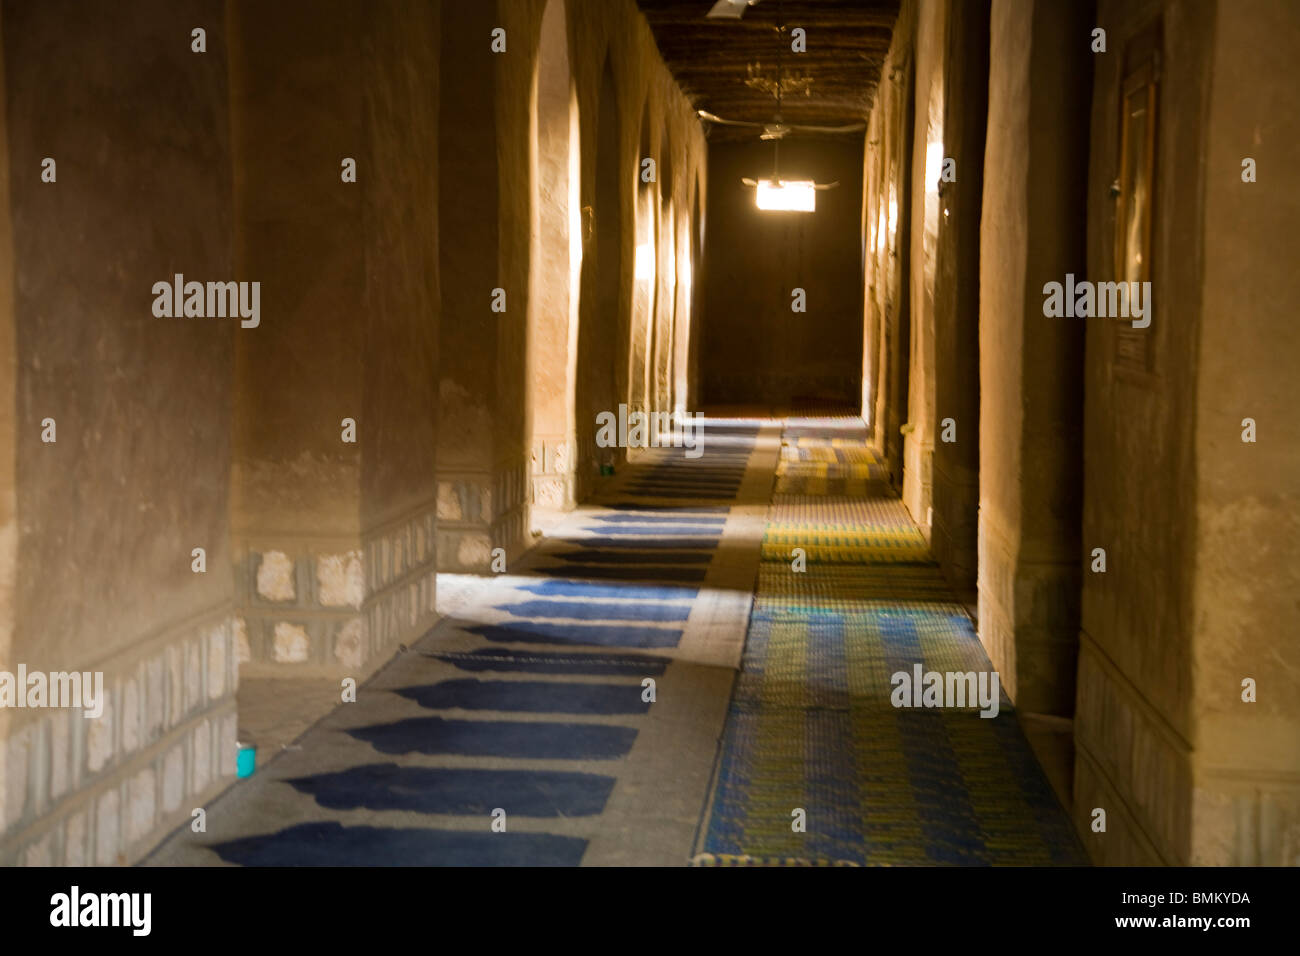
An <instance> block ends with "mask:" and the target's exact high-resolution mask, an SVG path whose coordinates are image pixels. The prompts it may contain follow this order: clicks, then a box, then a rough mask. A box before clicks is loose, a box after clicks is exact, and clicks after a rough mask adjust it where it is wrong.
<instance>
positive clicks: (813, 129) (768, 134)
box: [696, 110, 867, 140]
mask: <svg viewBox="0 0 1300 956" xmlns="http://www.w3.org/2000/svg"><path fill="white" fill-rule="evenodd" d="M696 112H697V113H698V114H699V117H700V119H702V120H706V121H708V122H710V123H718V124H719V125H721V126H748V127H750V128H751V129H761V130H762V131H763V132H761V133H759V134H758V138H759V139H762V140H770V139H785V138H786V137H787V136H789V135H790V134H791V133H859V132H861V131H862V130H864V129H866V128H867V124H866V123H849V124H847V125H845V126H809V125H808V124H806V123H785V122H783V121H782V120H781V114H780V113H779V112H778V113H777V114H776V116H774V117H773V119H772V122H770V123H749V122H744V121H742V120H729V119H723V118H722V117H721V116H716V115H715V114H713V113H710V112H709V111H708V110H696Z"/></svg>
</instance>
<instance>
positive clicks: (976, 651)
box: [693, 421, 1085, 866]
mask: <svg viewBox="0 0 1300 956" xmlns="http://www.w3.org/2000/svg"><path fill="white" fill-rule="evenodd" d="M858 425H859V428H860V425H861V423H860V422H859V423H858ZM846 431H847V429H846V428H845V426H844V424H843V423H842V422H838V421H837V422H834V423H829V422H828V423H822V426H821V427H820V428H819V425H818V423H816V422H808V421H804V422H799V423H797V424H794V426H793V427H791V428H787V431H786V438H785V441H784V443H783V445H784V447H783V449H782V459H783V460H782V462H781V466H780V468H779V470H778V476H777V484H776V490H775V495H774V498H773V502H772V506H771V508H770V510H769V520H768V529H767V533H766V536H765V538H764V541H763V563H762V565H761V568H760V572H759V580H758V586H757V591H756V595H755V603H754V609H753V614H752V616H751V620H750V627H749V634H748V638H747V640H746V646H745V653H744V661H743V669H742V672H741V674H740V676H739V678H738V681H737V684H736V687H735V691H734V694H733V697H732V702H731V707H730V711H729V714H728V719H727V727H726V730H725V733H724V739H723V743H722V749H721V756H720V758H719V764H718V768H717V774H716V782H715V789H714V793H713V798H712V802H711V807H710V809H709V812H708V814H707V816H706V819H705V822H704V825H703V826H702V828H701V836H700V839H699V841H698V845H697V850H698V853H697V856H696V857H695V859H694V861H693V862H694V863H696V864H697V865H710V866H737V865H742V866H743V865H793V866H812V865H830V864H847V865H854V864H857V865H891V864H894V865H896V864H922V865H924V864H966V865H999V864H1000V865H1039V864H1082V863H1084V862H1085V857H1084V855H1083V853H1082V850H1081V848H1080V846H1079V844H1078V841H1077V839H1076V837H1075V835H1074V831H1073V829H1072V826H1071V824H1070V821H1069V819H1068V818H1067V816H1066V814H1065V811H1064V810H1063V809H1062V808H1061V806H1060V804H1059V802H1058V801H1057V800H1056V797H1055V795H1054V794H1053V792H1052V790H1051V788H1050V785H1049V784H1048V782H1047V780H1046V778H1045V776H1044V775H1043V773H1042V771H1041V769H1040V768H1039V766H1038V764H1037V762H1036V760H1035V758H1034V756H1033V754H1032V752H1031V751H1030V749H1029V745H1028V743H1027V742H1026V740H1025V738H1024V736H1023V734H1022V732H1021V730H1020V727H1019V725H1018V723H1017V721H1016V717H1015V714H1014V712H1013V710H1012V708H1011V705H1010V702H1009V701H1008V700H1007V698H1006V696H1005V694H1003V695H1002V697H1001V706H1000V712H999V714H998V716H997V717H994V718H984V717H981V716H979V714H978V712H977V711H976V710H975V709H973V708H971V707H966V708H960V709H959V708H945V707H938V708H917V709H911V708H895V707H894V706H893V705H892V704H891V702H890V694H891V690H892V689H893V685H892V684H891V676H892V675H893V674H895V673H898V672H900V671H903V672H907V673H912V671H913V665H915V664H917V663H919V664H921V665H922V668H923V671H927V672H928V671H939V672H941V673H946V672H972V671H974V672H979V671H986V672H987V671H990V670H991V669H992V668H991V665H990V664H989V662H988V659H987V657H986V656H985V654H984V651H983V649H982V647H981V645H980V643H979V641H978V638H977V637H976V636H975V633H974V629H973V628H972V626H971V622H970V620H969V618H968V617H967V615H966V613H965V611H964V609H963V608H962V606H961V605H960V604H958V603H957V601H956V600H955V598H954V597H953V595H952V593H951V592H950V590H949V589H948V587H947V586H946V584H945V583H944V581H943V578H942V576H941V575H940V573H939V571H938V568H937V566H936V565H935V564H934V562H933V561H931V560H930V557H929V554H928V551H927V550H926V547H925V542H924V538H923V537H922V536H921V534H920V532H919V531H918V530H917V529H916V528H915V526H914V525H913V523H912V522H911V520H910V518H909V516H908V515H907V512H906V510H905V509H904V508H903V505H902V503H901V502H900V501H899V500H898V499H897V498H896V497H895V496H894V495H893V494H892V493H891V492H889V491H888V489H887V487H885V486H883V484H881V483H880V482H877V481H876V480H875V479H876V477H877V476H878V475H881V474H883V466H882V463H881V462H879V461H877V460H876V459H875V458H874V457H873V456H872V455H871V453H870V451H869V450H868V449H867V446H866V443H865V440H864V436H863V435H862V434H861V433H859V434H857V435H853V434H846ZM864 473H865V474H866V475H867V476H868V477H867V478H866V479H865V481H866V482H870V483H871V487H870V490H871V492H872V494H871V496H870V497H869V498H866V499H865V500H863V499H859V498H857V497H855V495H854V487H855V486H854V485H853V484H852V483H853V482H854V481H859V480H862V479H860V478H859V477H858V476H860V475H862V474H864ZM794 548H802V549H803V550H804V552H805V558H806V570H804V571H802V572H801V571H796V570H794V568H793V566H792V565H793V556H792V550H793V549H794Z"/></svg>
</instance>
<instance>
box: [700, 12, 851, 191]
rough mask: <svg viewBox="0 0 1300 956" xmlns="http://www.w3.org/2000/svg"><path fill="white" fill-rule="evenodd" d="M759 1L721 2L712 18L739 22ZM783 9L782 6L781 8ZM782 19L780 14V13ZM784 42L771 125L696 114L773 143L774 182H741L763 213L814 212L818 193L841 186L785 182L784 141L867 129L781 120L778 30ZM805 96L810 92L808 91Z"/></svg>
mask: <svg viewBox="0 0 1300 956" xmlns="http://www.w3.org/2000/svg"><path fill="white" fill-rule="evenodd" d="M757 2H758V0H719V2H718V3H716V4H715V5H714V7H713V9H712V10H711V11H709V16H711V17H713V16H719V17H722V16H725V17H731V18H739V17H740V15H741V14H742V13H744V11H745V9H746V8H747V7H749V6H751V5H752V4H753V3H757ZM779 6H780V4H779V2H778V7H779ZM723 8H729V10H734V11H735V12H719V11H720V10H722V9H723ZM778 15H779V10H778ZM776 31H777V35H778V36H779V37H780V41H779V42H778V44H777V56H776V83H775V84H774V87H775V95H776V113H775V115H774V116H773V118H772V122H770V123H754V122H749V121H746V120H729V119H723V118H722V117H721V116H718V115H716V114H714V113H710V112H709V111H708V110H704V109H697V110H696V113H697V114H698V115H699V117H700V119H702V120H704V121H706V122H709V123H717V124H720V125H722V126H741V127H748V128H750V129H761V130H762V132H761V133H759V136H758V138H759V139H760V140H763V141H766V142H771V144H772V178H771V179H751V178H749V177H748V176H746V177H744V178H743V179H741V182H742V183H744V184H745V185H746V186H748V187H750V188H752V189H754V190H755V197H754V201H755V203H756V204H757V206H758V208H759V209H763V210H780V211H787V212H813V211H814V210H815V209H816V206H817V198H816V197H817V193H818V192H820V191H822V190H826V189H834V188H835V187H836V186H838V185H839V182H838V181H837V182H832V183H816V182H813V181H812V180H807V179H802V180H785V179H782V178H781V166H780V152H781V140H783V139H785V138H786V137H787V136H789V135H790V134H791V133H855V132H861V131H862V130H864V129H866V128H867V126H866V124H865V123H849V124H846V125H843V126H812V125H808V124H804V123H786V122H785V121H784V119H783V118H782V116H781V47H782V46H783V45H784V44H785V27H784V26H778V27H777V28H776ZM805 93H807V89H806V88H805Z"/></svg>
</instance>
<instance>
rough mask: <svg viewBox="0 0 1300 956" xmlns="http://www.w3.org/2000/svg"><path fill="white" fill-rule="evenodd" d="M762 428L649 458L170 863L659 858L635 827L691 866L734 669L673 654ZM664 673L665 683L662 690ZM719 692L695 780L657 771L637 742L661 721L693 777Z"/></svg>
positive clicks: (665, 747) (267, 774) (653, 734)
mask: <svg viewBox="0 0 1300 956" xmlns="http://www.w3.org/2000/svg"><path fill="white" fill-rule="evenodd" d="M758 431H759V429H758V426H757V425H738V424H735V423H724V424H721V425H718V426H713V427H706V432H705V434H706V441H705V451H704V455H703V457H701V458H698V459H688V458H685V457H684V456H683V455H682V453H681V452H680V450H673V449H665V450H660V451H654V452H650V453H647V454H646V455H645V456H644V457H642V458H641V459H639V460H638V461H637V463H636V464H635V465H634V466H629V467H628V468H627V469H626V472H627V473H626V475H620V476H619V480H618V482H617V484H616V485H614V486H611V489H610V491H609V493H608V494H606V495H605V496H604V497H603V498H598V499H597V501H595V502H594V503H593V506H591V507H585V508H584V509H582V510H581V511H579V512H575V514H574V515H573V516H571V519H572V520H570V521H568V522H567V523H566V524H565V525H564V530H563V531H562V532H561V533H557V534H556V535H555V536H553V537H548V538H546V539H545V540H544V541H543V542H542V543H541V544H540V545H539V546H538V548H537V549H536V550H535V552H533V553H531V554H530V555H529V556H528V559H527V560H526V561H525V562H523V563H522V564H521V566H520V568H519V569H516V570H514V571H512V573H511V574H509V575H503V576H502V578H501V579H500V580H496V579H485V580H483V581H482V583H476V584H474V585H473V587H474V588H477V589H479V590H476V591H475V592H474V593H475V594H476V595H477V597H476V598H475V599H474V600H473V601H472V602H471V604H472V607H470V608H469V609H468V610H466V612H465V613H464V614H462V615H459V616H457V617H456V618H454V619H453V618H448V619H447V620H444V621H443V622H442V623H441V624H440V625H439V626H438V628H436V629H435V630H434V631H433V632H431V634H429V635H428V636H426V638H425V639H423V640H422V641H421V642H420V644H419V645H417V647H416V648H415V649H414V650H415V653H407V654H404V655H401V656H399V657H398V658H397V659H395V660H394V661H393V662H392V663H391V664H390V665H389V666H388V667H387V668H386V669H384V670H383V671H381V672H380V674H378V675H377V676H376V677H375V678H374V679H373V680H372V681H371V682H369V683H367V684H366V685H365V686H364V687H363V688H362V689H361V690H360V691H359V693H358V698H357V702H356V703H355V704H349V705H345V706H343V707H340V708H337V709H336V711H335V712H333V713H331V714H330V715H329V716H328V717H327V718H326V719H325V720H323V721H322V722H321V723H320V724H319V725H317V726H316V727H314V728H313V729H312V730H310V731H309V732H308V733H307V734H306V735H305V736H304V737H303V738H302V739H301V740H300V741H299V746H298V747H297V748H296V752H293V753H286V754H283V755H281V756H280V757H279V758H278V759H277V760H275V761H274V762H273V763H272V764H271V765H270V766H268V767H267V768H266V769H265V770H259V772H258V774H256V775H255V776H254V777H253V778H251V779H250V780H247V781H245V782H243V783H241V784H239V785H237V786H236V787H234V788H232V790H230V791H228V792H227V794H226V795H223V797H222V798H221V799H220V800H219V801H218V802H217V803H216V804H215V805H214V806H213V807H211V808H209V811H208V820H209V833H208V834H207V835H206V836H201V837H196V836H194V835H193V834H191V833H189V832H188V831H185V832H182V833H180V834H178V835H177V836H175V837H173V839H172V840H171V841H170V842H169V843H168V844H164V846H163V847H162V848H161V849H160V850H159V851H158V852H157V853H156V854H155V855H154V857H153V859H152V860H151V861H150V862H152V863H155V864H164V865H175V864H199V865H211V864H212V863H214V862H218V861H220V862H225V863H230V864H241V865H248V866H303V865H333V866H348V865H362V866H374V865H384V866H392V865H396V866H403V865H440V866H441V865H469V866H492V865H508V866H514V865H521V866H548V865H557V866H573V865H579V864H582V863H584V862H587V858H588V857H589V855H590V852H591V851H592V847H593V843H594V841H595V839H596V837H597V836H598V835H601V834H603V835H604V844H603V849H602V853H601V857H600V858H601V860H602V861H603V862H614V863H620V862H638V860H637V859H636V858H635V857H633V858H631V859H626V856H627V854H626V853H623V854H622V855H620V850H619V844H620V843H626V842H628V841H627V839H626V837H625V836H623V835H624V834H626V833H627V831H628V829H629V828H637V829H638V833H647V834H650V835H651V839H653V834H654V833H656V832H659V831H660V830H664V829H667V830H668V831H669V832H672V833H674V834H675V835H674V836H673V839H674V840H676V843H675V856H674V857H673V859H674V860H675V861H680V862H683V863H684V862H686V861H687V857H688V855H689V848H690V842H691V835H692V832H693V828H694V826H695V823H696V821H697V819H698V814H699V808H700V804H701V802H702V801H703V799H704V795H705V793H706V791H707V785H708V774H709V769H710V757H711V755H712V753H713V751H714V747H715V742H716V735H717V728H720V726H721V723H722V717H723V714H724V709H725V706H724V705H725V700H726V693H727V688H728V675H727V672H726V671H725V670H721V669H719V668H707V667H697V668H695V670H691V669H690V667H689V666H688V667H684V668H683V667H679V669H678V670H677V671H676V672H675V674H676V676H673V674H670V673H668V667H669V665H670V663H671V661H672V659H671V657H670V656H665V655H670V654H671V653H673V652H674V651H675V650H676V649H677V648H678V645H679V642H680V640H681V638H682V636H683V633H684V628H685V625H686V621H687V618H688V616H689V614H690V612H691V609H692V607H693V606H694V605H695V603H696V601H697V598H698V597H699V594H700V592H701V590H702V587H703V582H704V580H705V577H706V574H707V573H708V571H709V568H710V565H711V564H712V563H713V561H714V559H715V556H716V555H717V553H718V550H719V546H720V544H721V542H722V538H723V531H724V525H725V523H726V521H727V516H728V513H729V511H730V510H731V508H732V507H733V504H732V502H733V499H735V498H736V496H737V494H738V492H739V490H740V487H741V484H742V480H743V477H744V474H745V470H746V464H747V462H748V459H749V457H750V454H751V451H752V449H753V446H754V442H755V437H756V435H757V434H758ZM439 586H440V587H442V583H441V582H440V585H439ZM742 626H743V615H741V616H740V617H739V618H738V620H737V624H736V627H737V629H739V628H740V627H742ZM701 672H703V673H701ZM648 679H649V680H651V681H652V682H654V681H657V682H658V684H659V688H660V690H659V694H660V695H661V696H660V697H659V698H658V699H657V700H656V702H655V703H653V704H652V703H651V702H650V701H649V700H648V699H647V697H646V695H645V693H644V691H643V687H644V682H645V681H647V680H648ZM701 696H702V697H704V698H705V699H708V700H712V701H713V702H714V704H713V713H714V718H713V722H712V724H711V727H712V729H711V730H705V731H704V732H703V733H702V734H701V735H699V736H702V737H703V739H702V741H700V742H697V743H694V744H693V746H694V750H695V753H696V756H695V757H693V759H692V761H691V765H692V766H694V767H696V768H697V769H696V772H695V779H696V780H697V784H695V785H694V789H693V790H690V789H689V788H686V787H683V786H679V783H680V779H668V780H663V781H659V780H650V781H648V782H647V781H644V780H643V779H641V778H640V777H638V776H637V774H642V775H643V776H644V771H643V770H641V769H639V768H640V766H641V765H639V764H637V765H635V766H633V764H634V761H632V760H630V759H629V755H630V754H631V753H632V750H633V747H634V746H635V745H636V744H637V743H638V741H639V740H641V739H643V738H645V737H649V738H651V741H652V742H654V741H662V742H663V743H661V744H657V745H655V746H656V747H657V749H658V751H659V752H660V753H662V754H664V755H665V756H664V757H663V760H662V763H663V765H665V766H669V767H673V768H674V772H675V773H676V774H677V777H678V778H682V777H685V776H686V772H685V770H683V768H682V761H681V760H680V758H679V757H675V756H674V754H675V751H674V744H675V743H676V744H677V745H679V746H684V745H685V743H686V742H689V741H690V740H691V738H692V734H691V733H690V732H689V728H688V729H687V730H686V731H682V732H678V731H677V730H675V728H679V727H681V726H682V724H683V723H684V722H685V721H686V720H687V719H689V718H690V717H691V716H692V715H693V714H695V713H696V711H692V710H691V708H692V707H693V706H695V705H694V704H692V700H693V699H694V698H696V697H701ZM663 698H667V699H666V700H665V699H663ZM652 749H655V748H654V747H652ZM676 753H678V754H679V753H680V751H676ZM661 776H663V775H662V774H661ZM620 787H621V788H622V790H623V792H624V794H625V795H627V796H626V799H625V800H624V802H623V803H622V804H618V798H617V797H616V796H615V794H616V788H620ZM655 787H660V789H659V790H655V789H654V788H655ZM683 793H689V794H691V796H690V797H689V799H688V798H686V797H683V796H682V794H683ZM638 800H639V801H640V802H639V803H638V802H637V801H638ZM674 801H676V803H677V804H681V805H680V806H677V805H675V804H674ZM616 804H618V806H619V807H621V809H620V810H618V811H617V812H616V811H615V810H614V809H612V808H613V807H615V805H616ZM644 806H649V807H650V810H649V811H648V812H642V810H641V808H642V807H644ZM655 814H658V815H660V816H661V817H662V819H654V815H655ZM498 816H499V821H498ZM498 822H499V823H500V826H499V827H498V826H497V823H498ZM657 827H658V828H659V830H657V829H656V828H657ZM674 827H675V828H676V830H675V831H674V830H673V828H674ZM611 845H612V848H611Z"/></svg>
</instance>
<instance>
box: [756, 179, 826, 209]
mask: <svg viewBox="0 0 1300 956" xmlns="http://www.w3.org/2000/svg"><path fill="white" fill-rule="evenodd" d="M754 201H755V202H756V203H757V204H758V208H759V209H763V210H769V211H776V212H813V211H814V210H815V209H816V208H817V190H816V189H814V188H813V184H812V181H811V180H793V181H789V180H785V179H782V180H780V181H779V182H773V181H772V180H770V179H760V180H759V181H758V190H757V192H756V194H755V196H754Z"/></svg>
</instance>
